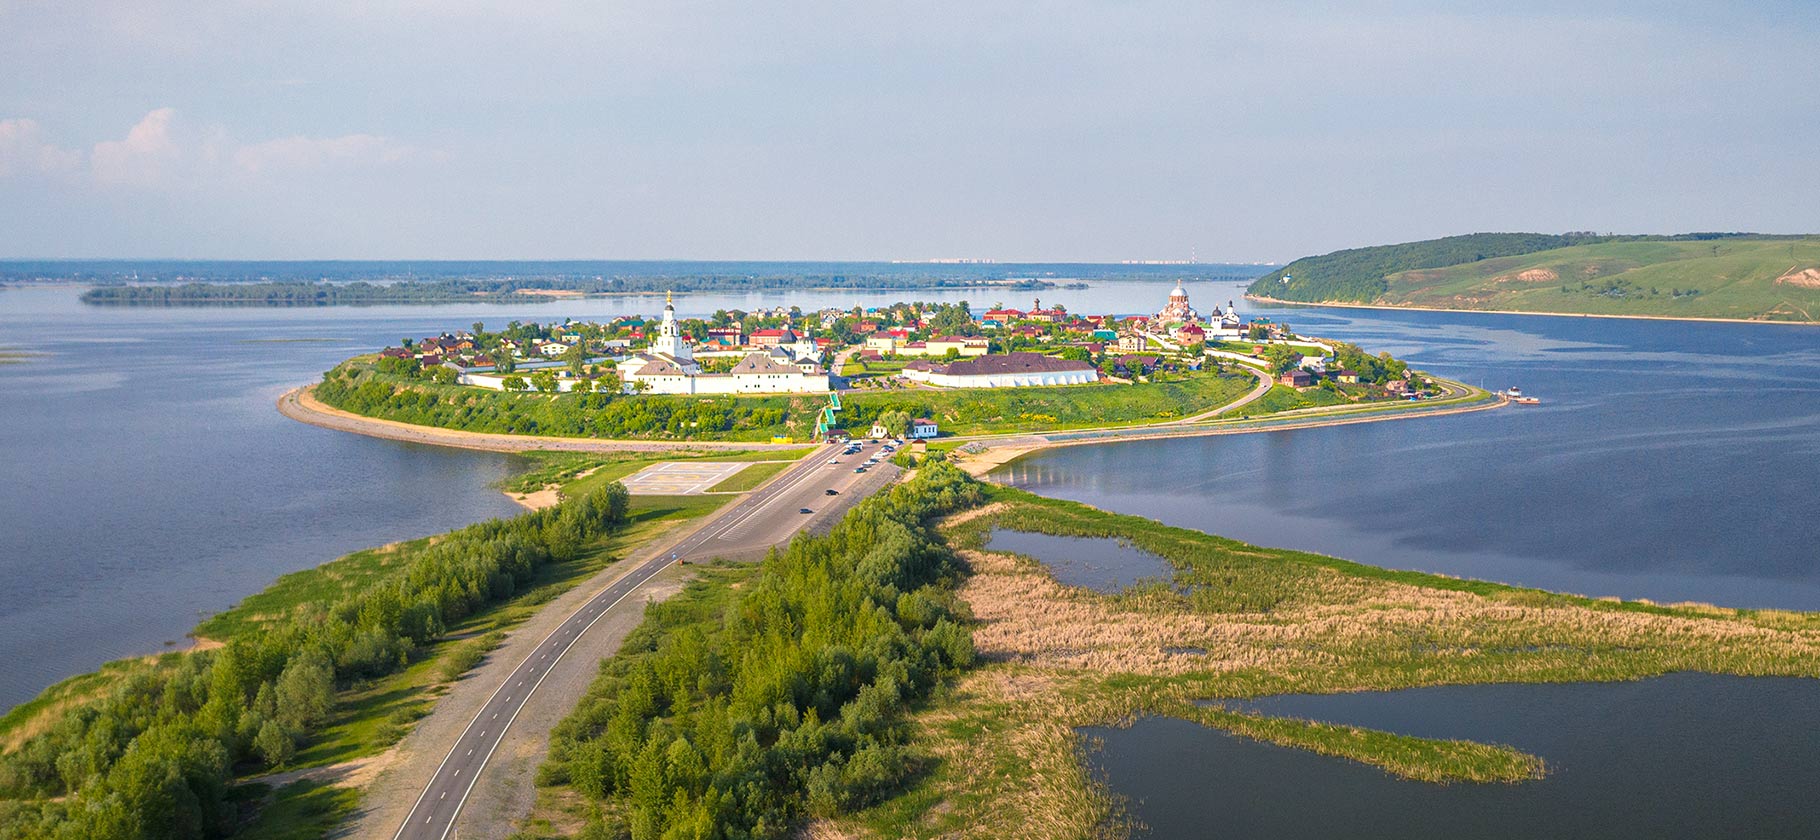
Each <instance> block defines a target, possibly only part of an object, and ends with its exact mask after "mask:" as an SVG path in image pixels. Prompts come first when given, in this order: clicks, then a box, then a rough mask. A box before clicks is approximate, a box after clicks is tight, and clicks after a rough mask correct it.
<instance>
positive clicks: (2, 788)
mask: <svg viewBox="0 0 1820 840" xmlns="http://www.w3.org/2000/svg"><path fill="white" fill-rule="evenodd" d="M627 504H628V496H627V494H626V490H625V487H624V486H623V485H620V484H618V483H614V484H610V485H606V486H603V487H601V488H598V489H596V490H594V491H593V492H591V493H589V494H587V495H585V496H582V497H580V498H576V499H572V500H569V501H567V502H564V503H563V504H562V505H560V506H557V507H554V508H548V509H545V510H541V511H536V512H533V513H527V514H524V515H522V516H518V517H515V518H512V519H507V520H494V521H490V522H484V523H480V524H478V525H473V526H470V527H467V528H463V529H461V530H458V531H455V532H452V533H450V534H448V535H446V536H445V537H444V538H443V539H441V540H439V541H436V542H434V543H433V544H428V545H424V546H422V547H419V548H416V549H413V550H410V554H409V555H407V556H406V557H405V558H403V560H402V562H400V563H398V564H397V566H396V571H393V572H391V573H389V574H387V575H386V576H384V577H383V578H382V579H380V580H378V581H376V582H374V583H373V584H372V585H369V586H366V587H363V588H362V589H360V590H358V591H356V592H354V593H351V594H349V595H347V596H345V597H343V598H341V599H339V600H337V601H335V602H333V603H311V604H303V605H300V606H299V607H298V608H297V609H296V610H295V611H294V612H292V613H291V614H289V615H288V616H286V617H284V618H282V619H277V620H274V621H272V622H270V623H268V624H262V625H258V626H257V628H256V629H254V630H249V631H246V632H242V633H238V634H236V635H235V636H234V637H233V638H231V639H228V640H225V641H226V645H225V646H224V647H222V648H220V649H218V650H214V651H203V652H196V653H190V654H186V655H183V656H180V657H176V658H175V662H174V663H171V664H165V665H159V666H154V667H149V668H141V669H135V670H133V671H131V672H130V673H129V674H128V675H127V676H126V677H124V678H123V679H121V680H120V681H119V682H118V683H117V684H115V685H114V686H113V687H112V688H111V689H110V690H109V691H108V692H107V693H106V694H105V695H103V696H101V697H99V698H96V699H94V700H92V701H87V702H83V703H80V704H77V705H74V706H73V707H71V708H69V709H66V710H64V711H61V712H59V713H56V717H55V719H54V720H53V721H51V722H50V723H49V725H48V726H47V727H45V729H44V731H43V732H42V733H40V734H38V735H35V736H33V737H32V738H30V739H28V740H27V741H25V743H24V744H23V745H22V746H21V747H20V748H19V749H16V750H14V751H13V752H11V753H9V754H7V755H6V756H5V757H4V758H0V836H4V837H8V838H20V840H40V839H41V838H42V839H43V840H50V839H51V838H56V840H77V838H83V840H91V839H92V840H138V838H147V839H148V840H149V839H150V838H196V837H201V838H212V837H225V836H228V835H229V834H231V833H232V831H233V828H234V826H235V824H236V818H237V815H236V813H234V807H233V806H232V805H231V803H230V802H229V801H228V791H227V789H228V786H229V783H230V780H231V779H233V778H234V777H235V775H237V774H238V773H240V772H244V771H252V770H258V769H260V768H271V767H279V766H283V765H284V764H285V763H286V762H287V761H289V760H290V758H291V757H292V756H293V755H294V754H295V752H296V750H297V749H298V748H299V747H300V746H301V745H303V744H305V743H307V742H308V741H309V739H310V735H311V732H312V731H313V730H314V729H315V728H317V727H319V726H321V725H323V724H324V723H325V722H327V721H328V719H329V716H330V714H331V712H332V710H333V708H334V704H335V699H336V692H337V691H338V690H339V689H340V688H343V687H345V686H346V685H348V684H349V683H351V682H352V681H355V680H360V679H369V678H373V677H379V676H384V675H386V674H391V673H394V672H396V671H398V670H401V669H402V668H403V667H404V666H405V665H406V664H408V662H409V661H410V660H411V658H412V655H413V653H414V652H415V651H417V650H418V649H420V648H422V647H423V646H424V645H426V644H428V643H430V642H431V641H434V640H435V639H437V638H438V637H440V636H441V635H442V634H443V633H444V631H445V629H446V628H447V627H449V626H450V625H452V624H454V623H456V622H459V621H461V620H462V619H464V618H467V617H469V616H471V615H474V614H475V613H477V612H479V611H482V610H484V609H486V608H488V607H490V606H492V605H495V604H498V603H500V602H501V601H504V600H506V599H509V598H511V597H513V595H514V594H516V593H517V592H519V591H520V590H521V588H522V587H524V586H526V585H527V584H529V583H530V582H531V581H532V580H533V578H534V576H535V575H536V573H537V572H538V570H539V569H541V568H542V567H544V566H546V565H549V564H552V563H561V562H567V561H570V560H574V559H577V558H579V557H580V556H581V555H582V554H583V553H584V552H585V551H586V550H588V549H589V548H590V547H591V546H592V545H594V544H595V543H596V542H597V541H598V540H599V539H601V538H602V537H603V536H605V535H606V534H608V533H609V532H611V531H613V530H615V529H617V528H619V527H620V526H622V525H623V524H624V522H625V520H626V509H627Z"/></svg>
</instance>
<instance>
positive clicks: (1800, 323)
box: [1245, 295, 1820, 327]
mask: <svg viewBox="0 0 1820 840" xmlns="http://www.w3.org/2000/svg"><path fill="white" fill-rule="evenodd" d="M1245 299H1246V300H1255V301H1257V302H1258V303H1274V304H1280V305H1282V306H1330V307H1334V308H1336V309H1389V310H1395V311H1400V312H1465V313H1469V314H1473V315H1546V316H1548V317H1551V318H1620V319H1623V320H1627V321H1699V322H1705V323H1709V324H1779V325H1782V326H1788V327H1814V326H1820V321H1770V320H1764V319H1758V318H1682V317H1677V316H1674V315H1603V314H1598V313H1593V312H1535V311H1530V310H1522V309H1447V308H1445V307H1440V306H1391V305H1389V304H1382V303H1311V302H1309V301H1305V300H1279V299H1277V298H1273V297H1265V296H1263V295H1246V296H1245Z"/></svg>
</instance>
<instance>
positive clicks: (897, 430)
mask: <svg viewBox="0 0 1820 840" xmlns="http://www.w3.org/2000/svg"><path fill="white" fill-rule="evenodd" d="M878 424H879V425H880V426H883V427H884V428H885V433H886V434H889V435H891V436H892V437H903V436H904V434H905V433H906V432H908V431H909V430H910V414H909V413H908V412H905V411H899V410H896V409H893V410H891V411H887V412H885V413H883V414H880V415H879V416H878Z"/></svg>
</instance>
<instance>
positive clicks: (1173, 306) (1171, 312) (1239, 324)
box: [1150, 280, 1244, 338]
mask: <svg viewBox="0 0 1820 840" xmlns="http://www.w3.org/2000/svg"><path fill="white" fill-rule="evenodd" d="M1150 322H1151V324H1152V325H1154V326H1155V327H1158V328H1161V329H1166V330H1169V331H1170V332H1172V333H1173V332H1175V331H1176V330H1179V329H1181V328H1182V327H1185V326H1188V325H1190V324H1192V325H1194V326H1196V327H1198V328H1200V329H1201V330H1202V331H1204V332H1205V333H1206V335H1207V337H1208V338H1215V337H1218V338H1237V337H1238V336H1239V335H1240V334H1241V333H1242V332H1243V326H1244V321H1243V320H1242V319H1240V318H1239V311H1238V308H1237V307H1236V306H1234V305H1233V303H1232V301H1230V300H1229V301H1226V307H1225V308H1224V309H1222V308H1220V307H1218V306H1215V307H1214V308H1213V311H1212V312H1210V313H1208V314H1207V320H1206V321H1205V322H1203V321H1202V320H1201V313H1200V312H1198V311H1196V310H1195V308H1194V307H1193V306H1190V305H1189V304H1188V290H1187V289H1185V288H1183V287H1182V281H1181V280H1177V281H1175V290H1174V291H1171V292H1170V293H1169V302H1168V303H1167V304H1164V306H1163V311H1161V312H1158V313H1157V314H1156V315H1155V316H1154V317H1152V318H1151V319H1150Z"/></svg>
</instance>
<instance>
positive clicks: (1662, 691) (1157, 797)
mask: <svg viewBox="0 0 1820 840" xmlns="http://www.w3.org/2000/svg"><path fill="white" fill-rule="evenodd" d="M1253 705H1254V706H1258V707H1262V709H1263V710H1264V711H1266V712H1268V713H1271V714H1284V715H1290V716H1294V717H1301V718H1305V719H1311V720H1323V721H1332V722H1337V723H1345V724H1350V725H1354V726H1364V727H1368V728H1372V729H1383V730H1389V731H1393V732H1401V733H1404V734H1409V735H1417V736H1421V737H1429V738H1448V739H1452V738H1466V739H1471V740H1475V741H1480V742H1488V743H1498V744H1507V745H1510V746H1513V747H1516V748H1517V749H1520V750H1523V751H1525V752H1528V753H1531V754H1533V755H1540V756H1541V757H1542V758H1543V760H1544V761H1545V762H1546V763H1547V764H1548V773H1547V775H1546V776H1545V777H1544V778H1542V779H1541V780H1538V781H1529V782H1523V783H1520V784H1514V785H1509V784H1489V785H1483V784H1455V785H1434V784H1427V783H1424V782H1411V781H1404V780H1400V779H1397V778H1395V777H1393V776H1391V775H1389V774H1388V773H1385V772H1384V771H1382V770H1379V769H1377V768H1375V767H1369V766H1366V765H1363V764H1357V763H1354V762H1350V761H1344V760H1340V759H1335V758H1329V757H1327V756H1321V755H1316V754H1314V753H1311V752H1306V751H1303V750H1296V749H1289V748H1285V747H1278V746H1274V745H1270V744H1264V743H1260V742H1257V741H1252V740H1249V739H1246V738H1241V737H1239V736H1236V735H1230V734H1227V733H1224V732H1219V731H1216V730H1212V729H1207V728H1205V727H1202V726H1199V725H1197V724H1193V723H1189V722H1187V721H1182V720H1176V719H1171V718H1144V719H1141V720H1139V721H1137V722H1136V723H1135V724H1134V725H1132V726H1130V727H1128V728H1123V729H1112V728H1104V727H1096V728H1091V729H1088V730H1086V731H1085V732H1084V734H1085V735H1087V736H1088V737H1089V739H1090V741H1091V742H1092V743H1095V744H1096V745H1097V746H1098V749H1096V750H1091V751H1090V752H1089V753H1088V758H1089V761H1090V762H1091V764H1092V765H1093V766H1094V768H1095V770H1096V772H1098V773H1099V774H1101V775H1102V776H1103V777H1104V778H1105V779H1106V780H1107V783H1108V786H1109V787H1110V788H1111V789H1112V790H1113V791H1114V792H1115V793H1118V794H1120V795H1121V796H1122V797H1123V798H1124V799H1125V800H1126V802H1127V808H1128V810H1129V814H1130V816H1133V817H1136V818H1137V821H1138V822H1140V823H1141V824H1142V825H1143V826H1144V827H1145V828H1147V829H1148V831H1146V832H1141V833H1140V836H1147V837H1159V838H1163V837H1166V838H1189V837H1206V838H1232V839H1233V840H1240V839H1241V838H1271V839H1272V840H1324V838H1332V837H1347V838H1358V840H1378V839H1379V838H1382V840H1404V839H1405V838H1407V840H1451V838H1475V840H1552V838H1562V837H1587V838H1637V840H1681V838H1686V840H1701V838H1710V837H1750V838H1760V840H1771V839H1772V838H1788V840H1795V838H1811V837H1816V836H1820V809H1817V808H1815V807H1814V804H1813V791H1814V790H1816V789H1820V760H1817V759H1820V744H1816V743H1815V741H1814V739H1813V737H1812V733H1813V726H1814V720H1815V719H1816V717H1817V716H1820V686H1816V684H1815V683H1814V681H1813V680H1795V679H1746V678H1742V677H1724V676H1714V675H1711V674H1675V675H1671V676H1667V677H1659V678H1656V679H1650V680H1642V681H1639V682H1628V683H1610V684H1585V683H1577V684H1570V685H1467V686H1440V687H1436V688H1420V689H1410V690H1407V691H1394V692H1367V693H1363V694H1340V695H1325V696H1318V697H1309V696H1295V697H1277V698H1269V699H1266V700H1263V701H1260V702H1258V703H1256V704H1253Z"/></svg>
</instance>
